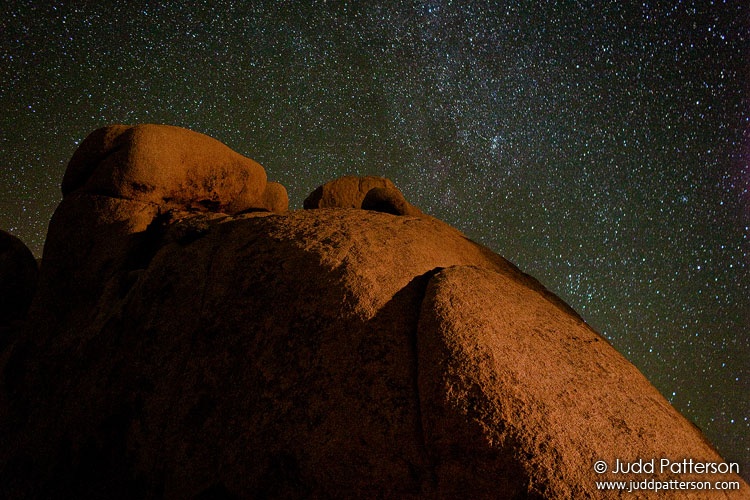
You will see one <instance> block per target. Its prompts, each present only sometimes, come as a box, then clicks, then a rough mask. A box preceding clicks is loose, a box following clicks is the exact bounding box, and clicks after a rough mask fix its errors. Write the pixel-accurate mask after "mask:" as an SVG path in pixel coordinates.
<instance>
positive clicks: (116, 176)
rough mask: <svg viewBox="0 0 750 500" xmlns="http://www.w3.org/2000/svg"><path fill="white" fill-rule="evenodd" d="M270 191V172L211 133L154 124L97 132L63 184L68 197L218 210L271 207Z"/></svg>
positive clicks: (82, 148) (75, 159) (81, 149)
mask: <svg viewBox="0 0 750 500" xmlns="http://www.w3.org/2000/svg"><path fill="white" fill-rule="evenodd" d="M265 189H266V172H265V170H264V169H263V167H262V166H260V165H259V164H258V163H257V162H255V161H253V160H251V159H250V158H245V157H244V156H242V155H240V154H238V153H236V152H234V151H232V150H231V149H229V148H228V147H227V146H225V145H224V144H222V143H221V142H219V141H217V140H216V139H213V138H211V137H208V136H207V135H203V134H200V133H198V132H193V131H191V130H187V129H184V128H180V127H173V126H170V125H152V124H145V125H135V126H127V125H113V126H109V127H105V128H102V129H99V130H96V131H94V132H92V133H91V134H90V135H89V136H88V137H87V138H86V139H85V140H84V141H83V142H82V143H81V145H80V146H79V148H78V149H77V150H76V152H75V153H74V154H73V158H72V159H71V160H70V164H69V165H68V168H67V170H66V172H65V176H64V178H63V183H62V190H63V195H68V194H70V193H72V192H75V191H79V192H85V193H91V194H97V195H105V196H111V197H114V198H125V199H130V200H137V201H142V202H147V203H153V204H155V205H158V206H161V207H166V208H177V209H187V208H196V209H203V210H211V211H215V212H219V211H223V212H226V211H228V210H229V208H230V207H231V210H232V211H234V212H239V211H243V210H248V209H267V207H266V204H265V200H264V193H265ZM284 210H286V208H284ZM282 211H283V210H282Z"/></svg>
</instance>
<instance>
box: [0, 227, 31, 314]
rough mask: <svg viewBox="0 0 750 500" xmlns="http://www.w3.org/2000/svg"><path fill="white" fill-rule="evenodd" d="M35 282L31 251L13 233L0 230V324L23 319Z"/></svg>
mask: <svg viewBox="0 0 750 500" xmlns="http://www.w3.org/2000/svg"><path fill="white" fill-rule="evenodd" d="M37 279H38V269H37V263H36V260H35V259H34V255H33V254H32V253H31V250H29V249H28V248H27V247H26V245H24V244H23V242H22V241H21V240H19V239H18V238H16V237H15V236H13V235H12V234H9V233H6V232H5V231H0V325H2V324H7V323H9V322H11V321H14V320H19V319H23V318H25V317H26V312H27V311H28V309H29V305H30V304H31V299H32V298H33V297H34V292H35V291H36V286H37Z"/></svg>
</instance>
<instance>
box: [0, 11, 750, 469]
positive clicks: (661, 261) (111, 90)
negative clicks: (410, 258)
mask: <svg viewBox="0 0 750 500" xmlns="http://www.w3.org/2000/svg"><path fill="white" fill-rule="evenodd" d="M247 4H252V5H246V3H245V2H237V3H235V2H226V3H224V2H206V1H204V2H192V3H187V4H185V3H181V4H179V5H178V4H177V2H174V3H172V2H160V3H155V2H96V3H85V4H84V3H81V2H71V3H68V2H35V3H34V5H30V4H29V2H5V3H4V4H3V6H2V7H0V10H1V11H2V12H1V15H0V25H1V27H2V29H0V33H2V35H1V37H2V38H1V40H2V41H1V45H0V57H2V66H1V67H0V106H1V107H0V109H1V110H2V114H1V115H0V141H1V142H0V155H1V161H0V165H2V166H1V167H0V228H2V229H5V230H8V231H10V232H11V233H13V234H15V235H17V236H19V237H20V238H21V239H22V240H24V241H25V242H26V244H27V245H29V247H30V248H31V249H32V251H34V252H35V254H37V255H38V256H41V251H42V246H43V243H44V238H45V233H46V226H47V223H48V221H49V218H50V216H51V214H52V212H53V210H54V208H55V206H56V205H57V203H58V202H59V200H60V198H61V195H60V190H59V185H60V182H61V180H62V175H63V172H64V170H65V165H66V163H67V160H68V159H69V158H70V156H71V155H72V153H73V151H74V150H75V148H76V145H77V144H79V143H80V142H81V141H82V140H83V138H84V137H85V136H86V135H87V134H88V133H89V132H91V131H93V130H94V129H96V128H98V127H100V126H103V125H107V124H112V123H128V124H134V123H168V124H173V125H180V126H184V127H187V128H190V129H193V130H197V131H200V132H203V133H205V134H208V135H210V136H212V137H215V138H217V139H219V140H221V141H222V142H224V143H226V144H227V145H229V146H230V147H231V148H233V149H235V150H236V151H238V152H240V153H242V154H244V155H246V156H249V157H251V158H253V159H255V160H257V161H259V162H260V163H261V164H262V165H263V166H264V167H265V168H266V170H267V171H268V173H269V178H270V179H271V180H275V181H279V182H281V183H282V184H284V185H285V186H286V187H287V189H288V191H289V195H290V200H291V205H292V207H293V208H300V207H301V204H302V200H303V199H304V198H305V196H306V195H307V194H308V193H309V192H311V191H312V190H313V189H314V188H315V187H316V186H318V185H320V184H322V183H323V182H325V181H328V180H331V179H333V178H335V177H338V176H340V175H343V174H358V175H367V174H372V175H383V176H386V177H389V178H391V179H392V180H393V181H394V182H395V183H396V185H397V186H399V187H400V188H401V189H402V191H403V192H404V193H405V195H406V197H407V199H408V200H410V201H411V202H412V203H414V204H415V205H417V206H419V207H420V208H421V209H423V210H424V211H426V212H427V213H430V214H431V215H434V216H436V217H438V218H441V219H443V220H445V221H447V222H449V223H450V224H452V225H454V226H456V227H457V228H459V229H460V230H462V231H464V232H465V233H466V234H467V235H468V236H469V237H471V238H472V239H474V240H476V241H479V242H481V243H484V244H486V245H488V246H489V247H491V248H492V249H493V250H495V251H497V252H498V253H500V254H501V255H503V256H505V257H506V258H508V259H510V260H511V261H513V262H514V263H516V264H517V265H519V267H521V268H522V269H523V270H524V271H526V272H528V273H530V274H532V275H533V276H535V277H537V278H538V279H540V281H542V282H543V283H544V284H545V285H546V286H547V287H548V288H549V289H551V290H552V291H554V292H555V293H557V294H558V295H560V296H561V297H562V298H563V299H564V300H565V301H567V302H568V303H569V304H571V305H572V306H573V308H574V309H576V310H577V311H579V312H580V313H581V315H582V316H583V317H584V319H586V320H587V322H589V323H590V324H591V325H592V326H593V327H594V328H595V329H597V330H598V331H599V332H601V333H602V334H603V335H604V336H606V337H607V338H608V339H609V340H610V341H611V342H612V343H613V345H614V346H615V347H616V348H617V349H618V350H619V351H620V352H621V353H623V354H624V355H625V356H626V357H627V358H628V359H629V360H630V361H632V362H633V363H634V364H635V365H636V366H637V367H638V368H639V369H640V370H641V371H642V372H643V373H644V374H645V375H646V377H647V378H648V379H649V380H650V381H651V382H652V383H653V384H654V385H655V386H656V387H657V388H658V389H659V390H660V391H661V392H662V393H663V394H664V395H665V396H666V397H667V398H668V399H669V400H670V401H671V402H672V404H674V405H675V407H676V408H678V409H679V410H680V411H681V412H682V413H683V414H684V415H685V416H686V417H688V418H689V419H690V420H692V421H693V422H694V423H695V424H696V425H698V426H699V427H700V428H701V429H702V430H703V432H704V433H705V434H706V435H707V436H708V438H709V439H710V440H711V441H712V442H713V443H714V444H715V445H716V446H717V447H718V449H719V451H720V452H721V453H722V455H723V456H724V457H725V458H726V459H727V460H728V461H734V462H740V469H741V471H742V473H743V475H744V476H745V477H748V471H750V439H749V438H748V436H750V396H749V394H750V335H748V333H749V331H748V330H749V329H750V299H749V297H750V274H749V273H748V266H750V258H749V253H750V241H749V240H750V193H749V192H748V189H749V188H750V87H749V86H748V83H747V82H749V81H750V71H749V67H750V59H749V58H748V55H749V54H750V24H749V23H750V21H749V19H750V12H749V11H750V9H749V8H748V6H747V5H746V2H741V1H735V2H730V1H727V2H719V1H682V0H676V1H672V2H658V5H657V2H607V3H602V2H589V3H585V2H564V3H559V4H554V3H543V2H508V3H503V2H481V1H476V2H459V1H451V0H432V1H414V2H406V1H401V2H377V3H376V2H347V1H341V2H326V1H317V2H307V3H306V4H305V5H301V3H299V2H294V3H293V2H247Z"/></svg>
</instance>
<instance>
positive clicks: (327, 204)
mask: <svg viewBox="0 0 750 500" xmlns="http://www.w3.org/2000/svg"><path fill="white" fill-rule="evenodd" d="M372 188H390V189H397V188H396V186H395V185H394V184H393V182H391V181H390V180H389V179H386V178H385V177H373V176H367V177H355V176H352V175H345V176H343V177H339V178H338V179H335V180H333V181H330V182H326V183H325V184H323V185H322V186H319V187H318V188H317V189H315V190H314V191H313V192H312V193H310V195H309V196H308V197H307V198H306V199H305V201H304V203H303V207H304V208H305V209H314V208H362V200H364V199H365V196H366V195H367V193H368V191H370V190H371V189H372Z"/></svg>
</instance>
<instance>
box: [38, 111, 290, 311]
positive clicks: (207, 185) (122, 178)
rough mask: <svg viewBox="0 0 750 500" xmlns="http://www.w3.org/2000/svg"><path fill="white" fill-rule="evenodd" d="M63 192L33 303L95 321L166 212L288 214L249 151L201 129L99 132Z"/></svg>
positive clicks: (74, 163) (75, 161) (76, 160)
mask: <svg viewBox="0 0 750 500" xmlns="http://www.w3.org/2000/svg"><path fill="white" fill-rule="evenodd" d="M62 192H63V200H62V202H61V203H60V205H59V206H58V207H57V209H56V211H55V213H54V215H53V217H52V221H51V223H50V227H49V231H48V234H47V240H46V241H45V247H44V258H43V262H44V265H43V270H42V271H43V272H42V274H41V279H40V291H39V297H38V298H37V302H38V303H39V304H40V306H39V307H37V306H36V305H33V306H32V309H33V310H34V311H37V312H36V314H37V315H38V316H39V317H45V318H47V321H48V322H52V323H55V322H59V321H65V318H68V317H71V315H73V316H74V315H76V314H77V313H80V314H81V316H80V317H79V318H78V320H79V322H80V323H81V324H84V323H85V322H86V321H88V319H89V316H88V312H90V311H91V308H90V307H89V306H90V305H91V303H92V301H93V300H96V299H97V298H98V297H99V296H100V295H101V294H102V293H104V291H105V290H104V289H103V288H102V286H103V283H106V282H107V280H108V279H109V277H110V276H111V275H112V274H113V273H115V272H116V271H117V270H119V269H122V268H124V267H133V266H136V267H137V266H138V265H139V264H138V262H139V261H142V260H143V259H144V258H146V257H144V256H147V255H148V254H149V253H150V252H151V251H152V248H151V240H152V239H153V237H154V236H153V235H154V234H155V233H158V230H159V228H160V224H161V221H162V219H163V218H164V217H165V216H166V217H167V218H170V219H177V218H179V216H175V215H174V214H189V213H193V212H202V213H219V214H221V213H239V212H247V211H272V212H279V213H283V212H285V211H286V210H287V209H288V203H289V201H288V198H287V195H286V189H285V188H284V187H283V186H282V185H280V184H278V183H274V182H267V180H266V172H265V170H264V169H263V167H262V166H260V165H259V164H258V163H256V162H255V161H253V160H251V159H250V158H245V157H244V156H241V155H240V154H238V153H236V152H234V151H232V150H231V149H229V148H228V147H227V146H226V145H224V144H222V143H221V142H219V141H217V140H216V139H213V138H211V137H208V136H206V135H203V134H200V133H198V132H193V131H191V130H187V129H183V128H180V127H173V126H168V125H150V124H145V125H135V126H129V125H112V126H109V127H104V128H101V129H98V130H96V131H94V132H92V133H91V134H90V135H89V136H88V137H86V139H85V140H84V141H83V142H82V143H81V145H80V146H79V147H78V149H77V150H76V151H75V153H74V154H73V157H72V158H71V160H70V162H69V164H68V167H67V169H66V171H65V176H64V177H63V182H62ZM169 214H172V215H169ZM149 227H151V229H152V230H150V231H146V229H147V228H149ZM61 283H62V284H65V287H66V290H67V291H66V293H64V294H60V286H61V285H60V284H61ZM41 304H43V305H41Z"/></svg>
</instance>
